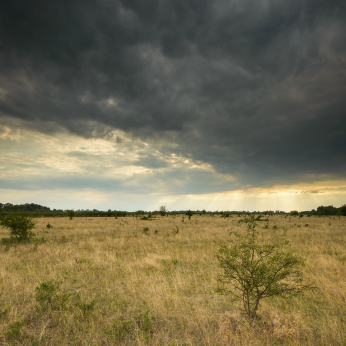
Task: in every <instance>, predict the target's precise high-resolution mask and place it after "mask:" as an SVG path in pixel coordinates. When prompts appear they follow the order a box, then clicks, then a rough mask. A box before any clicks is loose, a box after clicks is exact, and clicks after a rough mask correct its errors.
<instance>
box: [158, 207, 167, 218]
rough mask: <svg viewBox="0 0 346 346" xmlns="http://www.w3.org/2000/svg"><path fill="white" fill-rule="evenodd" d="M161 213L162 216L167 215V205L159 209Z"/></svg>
mask: <svg viewBox="0 0 346 346" xmlns="http://www.w3.org/2000/svg"><path fill="white" fill-rule="evenodd" d="M159 212H160V215H161V216H165V215H166V213H167V208H166V206H165V205H161V207H160V209H159Z"/></svg>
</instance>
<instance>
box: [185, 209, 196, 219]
mask: <svg viewBox="0 0 346 346" xmlns="http://www.w3.org/2000/svg"><path fill="white" fill-rule="evenodd" d="M193 214H194V212H193V211H191V210H190V209H189V210H188V211H187V212H186V213H185V215H187V216H188V217H189V220H191V216H192V215H193Z"/></svg>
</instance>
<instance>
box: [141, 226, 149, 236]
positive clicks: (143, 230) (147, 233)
mask: <svg viewBox="0 0 346 346" xmlns="http://www.w3.org/2000/svg"><path fill="white" fill-rule="evenodd" d="M149 231H150V229H149V227H144V228H143V229H142V234H145V235H149Z"/></svg>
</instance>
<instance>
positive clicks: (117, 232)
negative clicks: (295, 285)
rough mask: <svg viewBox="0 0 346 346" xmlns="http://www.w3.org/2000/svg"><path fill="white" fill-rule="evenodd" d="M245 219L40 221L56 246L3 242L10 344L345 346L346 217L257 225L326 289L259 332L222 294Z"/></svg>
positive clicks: (262, 313)
mask: <svg viewBox="0 0 346 346" xmlns="http://www.w3.org/2000/svg"><path fill="white" fill-rule="evenodd" d="M238 220H239V217H236V216H233V217H230V218H221V217H220V216H211V215H194V216H193V217H192V218H191V220H190V221H189V220H188V218H187V217H186V216H185V217H183V216H172V215H169V216H165V217H161V216H158V217H156V218H154V219H153V220H151V221H146V220H140V219H139V218H135V217H124V218H118V219H115V218H74V219H73V220H69V219H68V218H49V219H48V218H41V219H37V225H36V228H35V229H34V232H35V233H36V235H37V237H36V238H41V237H44V239H45V240H46V241H45V242H42V243H41V242H39V241H37V242H36V243H35V242H33V243H31V244H26V245H16V246H5V245H0V345H172V346H173V345H177V346H178V345H179V346H183V345H185V346H187V345H198V346H202V345H227V346H228V345H314V346H316V345H346V327H345V326H346V217H341V219H340V220H339V218H338V217H331V218H330V217H303V218H298V217H289V216H287V217H286V218H285V217H284V216H271V217H269V222H260V223H258V230H259V231H260V233H261V234H263V236H264V237H265V238H269V239H273V240H275V239H278V238H279V237H282V236H283V234H285V237H286V238H287V239H288V240H289V241H290V243H291V249H290V250H291V251H292V252H294V253H295V254H297V255H300V256H303V257H304V258H306V260H307V261H306V266H305V267H304V273H305V277H306V278H307V279H308V280H311V281H314V282H315V284H316V286H317V287H318V290H316V291H314V292H311V293H307V294H305V295H304V296H301V297H297V298H294V299H293V300H292V301H290V302H285V301H283V300H282V299H280V298H273V299H268V300H264V301H263V304H262V306H261V307H260V309H259V312H258V316H259V319H258V321H256V323H255V324H254V325H253V326H250V325H249V323H248V322H247V319H246V318H245V317H244V316H243V315H242V312H241V304H240V303H231V302H230V299H229V297H227V296H221V295H218V294H216V293H215V289H216V284H217V282H216V277H217V275H218V274H219V273H221V271H220V269H219V267H218V261H217V259H216V258H215V254H216V252H217V249H218V245H217V242H220V241H227V239H228V233H229V230H230V229H231V228H232V229H233V231H239V232H244V231H245V228H246V225H245V224H243V223H237V221H238ZM48 223H49V224H50V225H52V226H53V228H50V229H48V228H47V227H46V225H47V224H48ZM266 224H268V228H264V226H265V225H266ZM144 228H149V230H146V231H144V232H142V231H143V229H144ZM8 235H9V231H8V230H6V229H4V228H0V238H3V237H8ZM57 282H60V285H59V284H58V283H57ZM42 283H45V284H42Z"/></svg>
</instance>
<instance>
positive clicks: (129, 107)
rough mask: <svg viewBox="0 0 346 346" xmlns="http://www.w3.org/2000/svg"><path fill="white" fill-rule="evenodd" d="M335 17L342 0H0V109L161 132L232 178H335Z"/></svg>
mask: <svg viewBox="0 0 346 346" xmlns="http://www.w3.org/2000/svg"><path fill="white" fill-rule="evenodd" d="M345 13H346V5H345V1H341V0H339V1H338V0H303V1H298V0H297V1H289V2H287V1H256V2H254V1H247V0H245V1H237V0H233V1H224V0H214V1H207V0H199V1H197V0H184V1H183V0H175V1H168V0H165V1H157V0H147V1H142V0H121V1H114V2H107V1H100V0H86V1H80V0H76V1H73V2H62V1H51V2H49V4H48V3H47V2H45V1H39V0H37V1H25V2H24V1H19V0H18V1H8V2H4V3H3V4H1V5H0V32H1V37H0V74H1V77H0V88H1V89H0V90H1V93H0V115H2V116H3V117H5V116H6V117H11V118H17V119H22V120H25V121H26V122H27V124H28V126H33V127H35V128H37V129H39V130H40V131H43V132H49V133H53V132H54V131H55V130H59V129H60V128H66V129H68V130H69V131H72V132H74V133H77V134H78V135H81V136H85V137H92V136H99V137H105V138H106V137H107V134H108V133H109V131H110V130H112V129H114V128H119V129H122V130H124V131H126V132H129V133H131V134H132V135H133V136H139V137H142V138H147V139H152V140H153V141H155V139H157V138H164V139H166V140H171V141H172V142H175V143H177V144H178V145H179V146H178V147H176V148H175V149H172V151H174V152H176V153H177V154H179V153H180V154H182V155H184V156H189V155H190V156H192V157H193V158H195V159H197V160H200V161H203V162H208V163H211V164H212V165H213V166H214V167H215V168H216V169H217V171H218V172H221V173H230V174H233V175H235V176H237V177H238V181H242V182H243V184H244V185H245V184H252V185H261V184H262V185H263V184H264V185H265V184H272V183H273V182H287V181H290V180H291V181H297V180H299V181H302V180H304V179H305V178H304V177H305V176H306V175H311V174H329V175H330V176H333V177H342V176H344V175H345V172H346V164H345V162H346V157H345V148H346V140H345V138H346V136H345V135H346V133H345V131H346V116H345V112H346V101H345V100H344V99H345V97H344V96H345V94H346V83H345V82H346V76H345V74H344V72H343V71H344V70H345V65H346V60H345V56H346V44H345V42H346V34H345V33H346V30H345V29H346V27H345V24H344V23H345V22H346V15H345ZM107 100H112V101H111V102H108V101H107ZM107 102H108V103H107ZM116 143H118V144H120V143H121V140H120V139H118V138H117V139H116ZM137 164H139V165H143V166H145V167H154V168H157V167H164V163H163V162H162V161H160V160H157V159H155V158H154V157H142V158H141V159H140V160H139V161H138V163H137ZM162 165H163V166H162ZM215 184H216V185H217V183H215ZM201 185H203V184H201ZM196 186H197V185H196ZM214 188H215V189H219V188H220V187H217V186H214ZM222 188H225V186H222ZM198 189H200V191H202V190H204V188H203V186H199V187H196V189H195V190H196V191H198Z"/></svg>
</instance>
